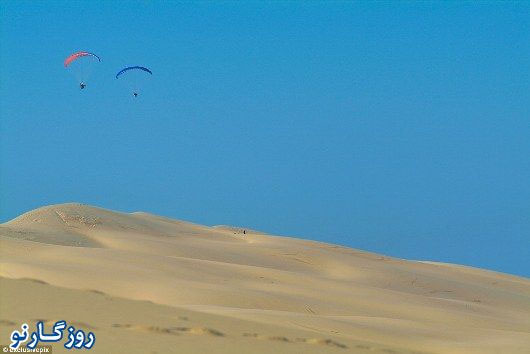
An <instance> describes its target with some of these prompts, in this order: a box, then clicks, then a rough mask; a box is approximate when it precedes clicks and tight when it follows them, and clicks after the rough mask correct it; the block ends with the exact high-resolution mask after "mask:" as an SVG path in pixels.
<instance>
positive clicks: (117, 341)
mask: <svg viewBox="0 0 530 354" xmlns="http://www.w3.org/2000/svg"><path fill="white" fill-rule="evenodd" d="M243 230H245V233H243ZM0 276H1V278H0V290H1V292H0V344H9V342H10V341H9V335H10V333H11V331H12V330H14V329H19V328H20V325H21V323H22V322H24V321H25V322H27V323H28V324H29V325H30V327H32V328H34V326H35V323H36V321H37V320H39V319H42V320H45V321H46V323H47V324H48V325H51V324H53V322H54V321H56V320H58V319H64V320H66V321H67V322H68V323H77V324H78V326H79V327H80V328H85V329H88V330H91V331H93V332H94V333H95V335H96V338H97V342H96V345H95V346H94V348H93V349H92V350H90V352H92V353H324V352H329V353H347V352H354V353H357V352H358V353H530V280H529V279H527V278H522V277H516V276H512V275H507V274H502V273H496V272H491V271H487V270H481V269H476V268H470V267H464V266H458V265H451V264H441V263H432V262H417V261H406V260H401V259H395V258H391V257H386V256H382V255H378V254H373V253H368V252H362V251H358V250H355V249H350V248H347V247H342V246H336V245H331V244H325V243H319V242H314V241H307V240H301V239H295V238H288V237H278V236H271V235H266V234H263V233H259V232H257V231H252V230H249V229H242V228H238V227H229V226H217V227H208V226H202V225H196V224H192V223H188V222H183V221H178V220H172V219H168V218H164V217H159V216H156V215H151V214H147V213H130V214H127V213H120V212H114V211H110V210H105V209H100V208H95V207H91V206H86V205H81V204H60V205H52V206H47V207H43V208H39V209H36V210H34V211H31V212H28V213H26V214H23V215H21V216H20V217H18V218H16V219H13V220H11V221H9V222H7V223H5V224H2V225H1V226H0ZM2 338H3V339H2ZM62 344H64V343H60V344H54V345H53V348H54V352H55V353H61V352H66V351H67V350H66V349H64V348H62Z"/></svg>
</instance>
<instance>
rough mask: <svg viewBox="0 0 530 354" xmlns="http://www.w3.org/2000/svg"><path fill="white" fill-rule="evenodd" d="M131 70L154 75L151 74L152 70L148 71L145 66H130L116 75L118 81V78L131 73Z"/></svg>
mask: <svg viewBox="0 0 530 354" xmlns="http://www.w3.org/2000/svg"><path fill="white" fill-rule="evenodd" d="M129 70H143V71H145V72H148V73H149V74H151V75H153V73H152V72H151V70H149V69H147V68H144V67H143V66H129V67H126V68H124V69H121V70H120V71H119V72H118V73H117V74H116V79H117V78H118V76H120V75H121V74H123V73H124V72H126V71H129Z"/></svg>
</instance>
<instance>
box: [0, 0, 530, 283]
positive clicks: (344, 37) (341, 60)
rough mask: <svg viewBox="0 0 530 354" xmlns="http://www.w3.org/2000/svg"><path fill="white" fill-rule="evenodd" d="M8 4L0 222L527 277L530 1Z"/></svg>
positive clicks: (2, 58) (1, 86) (1, 93)
mask: <svg viewBox="0 0 530 354" xmlns="http://www.w3.org/2000/svg"><path fill="white" fill-rule="evenodd" d="M0 8H1V25H0V26H1V28H0V41H1V47H0V48H1V49H0V50H1V55H0V65H1V68H0V69H1V72H0V73H1V79H0V104H1V106H0V109H1V112H0V113H1V118H0V119H1V122H0V124H1V125H0V129H1V135H0V140H1V141H0V154H1V155H0V158H1V163H0V200H1V212H0V221H2V222H3V221H7V220H9V219H11V218H13V217H15V216H17V215H19V214H21V213H23V212H25V211H28V210H31V209H33V208H37V207H39V206H43V205H48V204H55V203H62V202H70V201H75V202H81V203H87V204H91V205H96V206H100V207H104V208H109V209H114V210H120V211H137V210H142V211H148V212H152V213H155V214H160V215H165V216H169V217H173V218H177V219H184V220H189V221H193V222H197V223H201V224H208V225H213V224H231V225H245V226H247V227H251V228H254V229H258V230H263V231H267V232H270V233H276V234H282V235H294V236H297V237H303V238H309V239H315V240H321V241H325V242H332V243H337V244H343V245H347V246H350V247H354V248H359V249H363V250H369V251H375V252H380V253H383V254H387V255H391V256H397V257H402V258H409V259H425V260H435V261H443V262H453V263H460V264H466V265H472V266H477V267H485V268H489V269H493V270H498V271H502V272H508V273H514V274H520V275H525V276H530V257H529V253H530V109H529V105H530V3H528V2H518V3H510V2H502V3H501V2H499V3H494V2H436V3H430V2H389V3H383V2H377V3H373V2H361V3H340V2H333V3H324V2H321V3H319V2H254V3H251V2H210V3H209V2H202V3H178V2H171V3H169V2H162V1H160V2H156V1H142V2H125V1H115V2H110V1H87V2H74V1H65V2H53V1H41V2H37V1H35V2H22V1H11V2H7V1H2V2H0ZM79 50H87V51H91V52H94V53H96V54H98V55H99V56H100V57H101V58H102V62H101V63H100V64H99V65H97V67H96V68H95V71H94V75H92V77H91V80H90V81H89V82H88V86H87V88H86V89H85V90H83V91H81V90H80V89H79V86H78V84H77V83H76V82H75V80H74V79H73V77H72V76H71V75H70V73H68V72H67V71H66V70H65V68H64V67H63V60H64V59H65V57H66V56H68V55H69V54H71V53H72V52H75V51H79ZM127 65H144V66H147V67H149V68H151V69H152V71H153V73H154V75H153V76H152V78H151V80H150V82H149V83H148V84H147V85H146V87H144V90H143V92H142V94H141V96H140V97H138V98H137V99H134V97H132V95H131V93H130V92H129V91H128V90H127V89H125V88H124V87H123V86H122V85H120V82H119V80H116V79H114V75H115V74H116V72H117V71H118V70H119V69H121V68H122V67H124V66H127Z"/></svg>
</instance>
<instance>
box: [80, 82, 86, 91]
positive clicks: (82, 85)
mask: <svg viewBox="0 0 530 354" xmlns="http://www.w3.org/2000/svg"><path fill="white" fill-rule="evenodd" d="M79 87H81V90H82V89H84V88H85V87H86V84H85V83H84V82H81V83H80V84H79Z"/></svg>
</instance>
